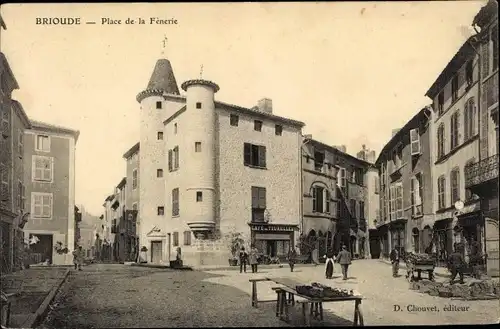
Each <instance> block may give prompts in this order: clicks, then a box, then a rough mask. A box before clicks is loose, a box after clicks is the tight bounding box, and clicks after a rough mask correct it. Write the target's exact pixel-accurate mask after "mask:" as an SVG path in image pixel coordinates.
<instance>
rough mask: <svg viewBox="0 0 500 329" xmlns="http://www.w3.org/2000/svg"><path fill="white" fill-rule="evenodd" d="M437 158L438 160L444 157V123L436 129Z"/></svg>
mask: <svg viewBox="0 0 500 329" xmlns="http://www.w3.org/2000/svg"><path fill="white" fill-rule="evenodd" d="M437 143H438V145H437V157H438V159H440V158H441V157H443V156H444V123H441V125H440V126H439V127H438V129H437Z"/></svg>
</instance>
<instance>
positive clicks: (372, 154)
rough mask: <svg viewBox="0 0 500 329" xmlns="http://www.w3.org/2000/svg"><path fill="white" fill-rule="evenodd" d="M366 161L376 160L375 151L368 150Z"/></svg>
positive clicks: (373, 161) (372, 161)
mask: <svg viewBox="0 0 500 329" xmlns="http://www.w3.org/2000/svg"><path fill="white" fill-rule="evenodd" d="M366 161H368V162H371V163H375V161H377V157H376V153H375V151H370V152H369V153H368V159H367V160H366Z"/></svg>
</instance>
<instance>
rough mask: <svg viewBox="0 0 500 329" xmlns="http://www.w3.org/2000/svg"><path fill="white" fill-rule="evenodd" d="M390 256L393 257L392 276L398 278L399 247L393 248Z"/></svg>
mask: <svg viewBox="0 0 500 329" xmlns="http://www.w3.org/2000/svg"><path fill="white" fill-rule="evenodd" d="M389 258H390V259H391V264H392V277H394V278H396V277H398V272H399V251H398V247H396V246H394V248H392V251H391V254H390V255H389Z"/></svg>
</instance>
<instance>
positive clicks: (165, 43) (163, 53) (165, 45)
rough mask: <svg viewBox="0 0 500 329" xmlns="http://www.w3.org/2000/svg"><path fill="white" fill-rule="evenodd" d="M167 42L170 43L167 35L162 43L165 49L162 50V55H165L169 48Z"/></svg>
mask: <svg viewBox="0 0 500 329" xmlns="http://www.w3.org/2000/svg"><path fill="white" fill-rule="evenodd" d="M167 42H168V38H167V36H166V35H164V36H163V40H162V43H163V47H162V50H161V54H162V55H165V48H166V47H167Z"/></svg>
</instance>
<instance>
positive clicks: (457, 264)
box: [448, 245, 465, 284]
mask: <svg viewBox="0 0 500 329" xmlns="http://www.w3.org/2000/svg"><path fill="white" fill-rule="evenodd" d="M458 248H459V247H458V245H456V246H455V251H454V252H453V253H451V255H450V256H449V258H448V268H449V269H450V272H451V279H450V284H453V281H455V278H456V277H457V274H458V275H459V276H460V284H463V283H464V265H465V260H464V257H463V256H462V253H461V252H459V251H458Z"/></svg>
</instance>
